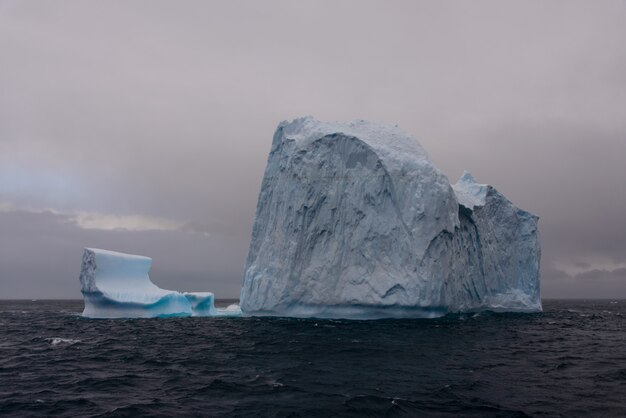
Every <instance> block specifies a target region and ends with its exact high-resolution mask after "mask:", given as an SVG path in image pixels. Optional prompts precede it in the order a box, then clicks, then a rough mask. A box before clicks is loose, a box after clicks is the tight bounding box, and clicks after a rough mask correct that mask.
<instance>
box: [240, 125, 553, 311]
mask: <svg viewBox="0 0 626 418" xmlns="http://www.w3.org/2000/svg"><path fill="white" fill-rule="evenodd" d="M537 220H538V218H537V217H536V216H534V215H532V214H530V213H528V212H525V211H523V210H521V209H518V208H516V207H515V206H514V205H513V204H512V203H511V202H509V201H508V200H507V199H506V198H505V197H504V196H503V195H502V194H500V193H498V192H497V191H496V190H495V189H494V188H493V187H491V186H488V185H482V184H478V183H476V181H475V180H474V179H473V178H472V176H471V175H470V174H469V173H466V174H464V175H463V176H462V177H461V179H460V180H459V182H458V183H457V184H455V185H454V186H451V185H450V183H449V181H448V179H447V178H446V176H445V175H444V174H443V173H442V172H441V171H439V169H438V168H437V167H436V166H435V165H434V164H433V163H432V162H431V160H430V158H429V157H428V155H427V153H426V151H425V150H424V149H423V148H422V147H421V146H420V145H419V144H418V142H417V141H416V140H415V139H413V138H411V137H410V136H408V135H406V134H405V133H403V132H402V131H401V130H399V129H398V128H397V127H389V126H385V125H380V124H376V123H372V122H367V121H362V120H361V121H355V122H351V123H324V122H319V121H317V120H315V119H313V118H311V117H306V118H300V119H296V120H294V121H292V122H282V123H281V124H280V125H279V126H278V128H277V130H276V133H275V134H274V139H273V143H272V147H271V150H270V154H269V158H268V163H267V167H266V169H265V175H264V178H263V182H262V185H261V191H260V194H259V199H258V204H257V210H256V217H255V220H254V227H253V231H252V239H251V242H250V248H249V252H248V257H247V260H246V266H245V272H244V281H243V286H242V290H241V309H242V311H243V312H244V314H249V315H280V316H297V317H312V316H315V317H342V318H380V317H434V316H440V315H444V314H446V313H449V312H462V311H478V310H485V309H489V310H500V311H522V312H534V311H540V310H541V300H540V295H539V258H540V246H539V239H538V231H537Z"/></svg>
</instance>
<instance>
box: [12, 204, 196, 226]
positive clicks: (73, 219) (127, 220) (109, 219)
mask: <svg viewBox="0 0 626 418" xmlns="http://www.w3.org/2000/svg"><path fill="white" fill-rule="evenodd" d="M15 211H21V212H28V213H46V212H47V213H53V214H55V215H59V216H62V217H63V220H64V221H65V222H67V223H71V224H74V225H76V226H78V227H79V228H82V229H98V230H104V231H114V230H125V231H186V232H196V231H195V230H191V229H189V227H188V225H189V224H188V223H184V222H179V221H174V220H171V219H165V218H158V217H155V216H144V215H115V214H107V213H97V212H76V213H63V212H60V211H57V210H55V209H49V208H47V209H33V208H23V207H17V206H14V205H12V204H10V203H7V202H0V212H15Z"/></svg>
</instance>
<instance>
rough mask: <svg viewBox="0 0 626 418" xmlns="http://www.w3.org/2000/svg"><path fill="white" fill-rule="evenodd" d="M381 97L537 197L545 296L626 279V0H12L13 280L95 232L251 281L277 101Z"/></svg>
mask: <svg viewBox="0 0 626 418" xmlns="http://www.w3.org/2000/svg"><path fill="white" fill-rule="evenodd" d="M303 115H313V116H315V117H316V118H318V119H320V120H352V119H371V120H375V121H380V122H384V123H389V124H398V125H399V126H400V127H401V128H402V129H403V130H405V131H406V132H408V133H410V134H411V135H413V136H415V137H416V138H417V139H418V140H419V141H420V142H421V144H422V145H423V146H424V147H425V148H426V149H427V150H428V151H429V153H430V155H431V157H432V159H433V160H434V162H435V163H436V164H437V165H438V166H439V167H440V168H441V169H442V170H443V172H444V173H445V174H446V175H447V176H448V177H449V178H450V180H452V181H453V182H454V181H456V178H457V177H458V176H459V175H460V174H461V173H462V172H463V170H464V169H467V170H469V171H471V172H472V173H473V174H474V175H475V177H476V178H477V179H478V181H480V182H487V183H491V184H493V185H494V186H495V187H497V188H498V190H500V191H501V192H502V193H504V194H505V195H506V196H507V197H509V198H510V199H511V200H512V201H513V202H514V203H515V204H516V205H518V206H520V207H521V208H523V209H526V210H529V211H531V212H534V213H535V214H537V215H539V216H540V218H541V220H540V231H541V234H542V248H543V258H542V277H541V280H542V295H543V296H544V297H612V298H615V297H622V298H623V297H626V216H625V212H626V184H625V181H626V2H625V1H610V0H605V1H573V0H567V1H545V0H540V1H529V0H524V1H521V0H520V1H501V0H496V1H471V2H469V1H458V2H452V1H429V2H421V1H382V0H381V1H364V0H354V1H348V0H342V1H338V0H331V1H293V0H284V1H270V0H264V1H245V2H244V1H236V0H224V1H188V0H187V1H155V0H150V1H126V0H124V1H114V0H106V1H99V2H95V1H61V0H60V1H54V2H51V1H45V0H42V1H31V0H0V298H45V297H50V298H64V297H65V298H78V297H80V291H79V282H78V274H79V270H80V260H81V254H82V249H83V247H85V246H91V247H100V248H107V249H112V250H118V251H124V252H130V253H135V254H142V255H147V256H150V257H152V258H153V260H154V261H153V268H152V273H151V277H152V278H153V281H154V282H156V283H157V284H158V285H160V286H162V287H165V288H170V289H177V290H197V291H213V292H214V293H216V295H217V297H236V296H238V294H239V288H240V285H241V279H242V274H243V264H244V259H245V256H246V253H247V246H248V243H249V237H250V230H251V226H252V221H253V217H254V210H255V205H256V199H257V195H258V190H259V187H260V183H261V177H262V174H263V169H264V167H265V162H266V159H267V153H268V151H269V148H270V143H271V139H272V134H273V132H274V129H275V128H276V125H277V124H278V122H280V121H281V120H285V119H293V118H295V117H298V116H303Z"/></svg>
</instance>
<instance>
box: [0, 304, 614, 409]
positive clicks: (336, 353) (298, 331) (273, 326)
mask: <svg viewBox="0 0 626 418" xmlns="http://www.w3.org/2000/svg"><path fill="white" fill-rule="evenodd" d="M229 302H230V301H222V303H223V304H228V303H229ZM82 308H83V305H82V301H78V300H77V301H73V300H72V301H51V300H50V301H43V300H42V301H0V415H3V416H28V417H36V416H56V417H75V416H81V417H83V416H103V417H104V416H106V417H118V416H119V417H121V416H124V417H125V416H152V417H171V416H189V417H191V416H227V417H237V416H241V417H255V416H269V417H274V416H277V417H298V416H304V417H309V416H311V417H317V416H319V417H331V416H355V417H368V416H370V417H385V416H392V417H394V416H417V417H430V416H432V417H459V416H470V417H525V416H539V417H560V416H563V417H575V416H598V417H619V416H622V417H623V416H626V300H613V301H611V300H586V301H585V300H545V301H544V312H543V313H541V314H494V313H480V314H471V315H449V316H446V317H443V318H439V319H402V320H376V321H349V320H319V319H290V318H167V319H165V318H162V319H129V320H90V319H84V318H82V317H81V316H80V312H81V311H82Z"/></svg>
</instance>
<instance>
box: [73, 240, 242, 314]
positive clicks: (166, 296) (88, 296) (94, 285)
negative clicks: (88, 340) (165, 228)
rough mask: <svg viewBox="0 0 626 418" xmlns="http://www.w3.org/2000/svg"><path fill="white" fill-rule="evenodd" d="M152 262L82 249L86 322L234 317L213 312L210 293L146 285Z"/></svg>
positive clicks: (82, 279) (91, 249) (225, 312)
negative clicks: (170, 317)
mask: <svg viewBox="0 0 626 418" xmlns="http://www.w3.org/2000/svg"><path fill="white" fill-rule="evenodd" d="M151 265H152V259H150V258H148V257H143V256H139V255H131V254H124V253H118V252H114V251H108V250H101V249H96V248H85V250H84V252H83V260H82V265H81V272H80V283H81V292H82V293H83V298H84V301H85V309H84V311H83V316H85V317H88V318H151V317H163V316H192V315H193V316H224V315H232V316H236V315H237V314H238V313H237V312H236V310H235V309H231V310H230V311H226V310H225V309H216V308H215V306H214V296H213V293H210V292H203V293H180V292H177V291H174V290H165V289H161V288H159V287H158V286H156V285H155V284H154V283H152V282H151V281H150V277H149V276H148V272H149V271H150V266H151Z"/></svg>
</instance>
